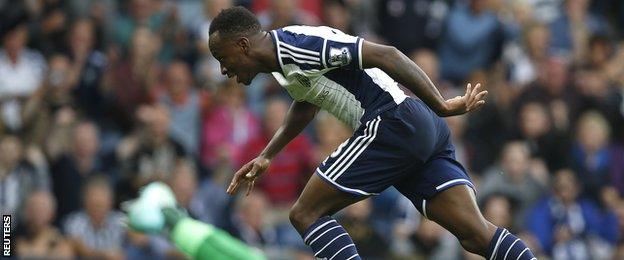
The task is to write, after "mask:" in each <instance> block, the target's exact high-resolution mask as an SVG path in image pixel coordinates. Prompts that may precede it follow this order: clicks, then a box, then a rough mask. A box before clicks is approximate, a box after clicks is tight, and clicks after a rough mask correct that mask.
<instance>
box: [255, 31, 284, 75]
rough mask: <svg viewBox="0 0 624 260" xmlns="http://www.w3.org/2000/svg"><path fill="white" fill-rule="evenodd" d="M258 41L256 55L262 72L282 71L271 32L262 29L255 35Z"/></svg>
mask: <svg viewBox="0 0 624 260" xmlns="http://www.w3.org/2000/svg"><path fill="white" fill-rule="evenodd" d="M254 38H255V39H254V41H255V42H256V44H255V45H256V48H255V55H257V57H258V63H259V65H260V68H261V69H260V72H263V73H271V72H274V71H281V68H280V65H279V63H278V61H277V56H276V55H275V53H276V52H277V51H276V49H275V48H276V47H275V43H274V42H273V39H272V38H271V35H270V32H266V31H261V32H259V33H258V34H257V35H256V36H254Z"/></svg>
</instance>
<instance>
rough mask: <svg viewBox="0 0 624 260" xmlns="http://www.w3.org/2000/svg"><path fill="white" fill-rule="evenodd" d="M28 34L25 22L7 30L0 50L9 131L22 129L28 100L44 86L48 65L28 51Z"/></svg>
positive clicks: (1, 94)
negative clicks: (24, 104) (24, 110)
mask: <svg viewBox="0 0 624 260" xmlns="http://www.w3.org/2000/svg"><path fill="white" fill-rule="evenodd" d="M27 42H28V30H27V28H26V24H25V23H24V22H23V21H19V22H16V23H14V24H13V26H11V27H9V28H7V29H6V33H5V34H4V37H2V49H0V107H1V112H2V122H3V125H4V126H5V128H6V130H9V131H13V132H19V131H20V130H21V128H22V118H21V110H22V105H23V103H24V101H25V100H26V98H28V97H29V96H30V95H31V94H33V93H34V92H35V91H36V90H37V89H39V87H41V84H42V82H43V79H44V77H45V71H46V63H45V60H44V59H43V57H42V56H41V54H39V52H38V51H36V50H30V49H28V48H27V47H26V43H27Z"/></svg>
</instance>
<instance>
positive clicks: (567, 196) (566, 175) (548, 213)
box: [527, 169, 619, 259]
mask: <svg viewBox="0 0 624 260" xmlns="http://www.w3.org/2000/svg"><path fill="white" fill-rule="evenodd" d="M552 185H553V194H552V195H550V196H548V197H546V198H545V199H544V200H543V201H541V202H539V203H538V204H537V205H536V206H535V207H534V208H533V210H532V211H531V213H530V214H529V216H528V218H527V228H528V230H529V231H530V232H532V233H533V234H534V235H535V237H536V238H537V240H538V241H539V244H540V246H541V248H543V249H544V251H545V252H547V254H548V255H550V256H551V257H552V258H553V259H570V258H571V257H573V256H574V258H580V259H604V258H607V256H608V255H610V254H611V251H612V249H613V248H612V247H613V246H614V244H615V242H616V239H617V237H618V233H619V231H618V230H617V229H614V228H613V227H616V226H618V222H617V219H616V217H615V215H614V214H613V213H611V212H607V213H606V214H604V215H603V214H601V212H600V211H599V210H598V208H597V205H596V204H595V203H594V202H593V201H591V200H588V199H583V198H580V197H579V194H580V192H581V191H580V187H579V183H578V182H577V180H576V178H575V176H574V172H572V171H570V170H566V169H563V170H560V171H558V172H557V173H556V174H555V176H554V178H553V182H552Z"/></svg>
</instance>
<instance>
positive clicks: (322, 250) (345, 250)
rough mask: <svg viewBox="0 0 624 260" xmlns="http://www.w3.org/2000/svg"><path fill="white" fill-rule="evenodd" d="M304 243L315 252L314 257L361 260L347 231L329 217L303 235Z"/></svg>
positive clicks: (320, 219) (318, 220) (320, 220)
mask: <svg viewBox="0 0 624 260" xmlns="http://www.w3.org/2000/svg"><path fill="white" fill-rule="evenodd" d="M303 242H304V243H305V244H306V245H308V246H310V247H311V248H312V250H314V256H315V257H317V258H319V259H327V260H332V259H333V260H339V259H340V260H347V259H350V260H360V259H361V258H360V256H359V255H358V252H357V249H356V248H355V244H353V240H351V237H350V236H349V234H347V231H346V230H345V229H344V228H343V227H342V226H341V225H340V224H338V222H336V220H334V219H333V218H331V217H329V216H325V217H321V218H319V219H317V220H316V222H314V223H313V224H312V225H311V226H310V227H308V229H307V230H306V231H305V233H304V234H303Z"/></svg>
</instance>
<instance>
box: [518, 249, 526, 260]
mask: <svg viewBox="0 0 624 260" xmlns="http://www.w3.org/2000/svg"><path fill="white" fill-rule="evenodd" d="M527 250H529V248H528V247H527V248H525V249H524V250H522V252H521V253H520V255H519V256H518V258H516V260H518V259H520V257H522V254H524V252H526V251H527Z"/></svg>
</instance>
